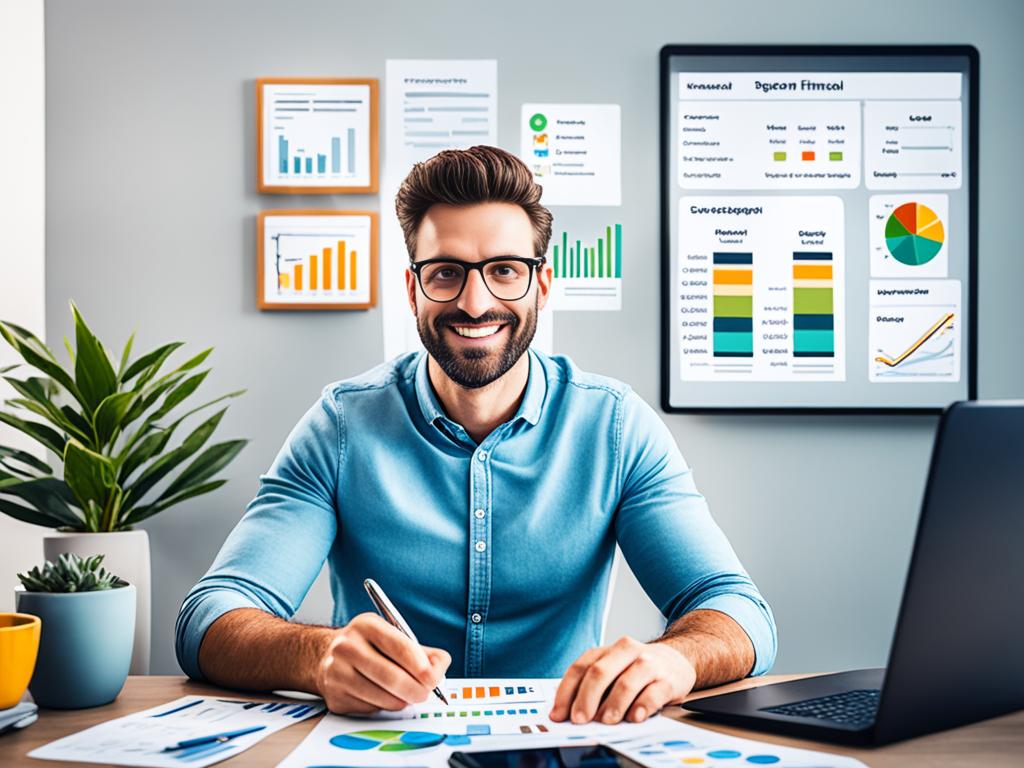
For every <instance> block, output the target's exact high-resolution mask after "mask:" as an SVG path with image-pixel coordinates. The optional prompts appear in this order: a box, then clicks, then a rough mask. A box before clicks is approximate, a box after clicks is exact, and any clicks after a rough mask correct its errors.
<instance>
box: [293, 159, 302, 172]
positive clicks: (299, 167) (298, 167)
mask: <svg viewBox="0 0 1024 768" xmlns="http://www.w3.org/2000/svg"><path fill="white" fill-rule="evenodd" d="M295 172H296V173H301V172H302V158H301V157H296V158H295Z"/></svg>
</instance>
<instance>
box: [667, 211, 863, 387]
mask: <svg viewBox="0 0 1024 768" xmlns="http://www.w3.org/2000/svg"><path fill="white" fill-rule="evenodd" d="M679 222H680V224H679V229H680V238H679V258H678V267H677V273H676V286H675V287H676V290H675V293H676V297H677V298H676V302H675V303H676V310H677V311H676V312H675V317H676V323H677V325H678V334H677V338H678V344H679V359H680V376H681V377H682V379H683V380H684V381H790V382H804V381H843V380H844V379H845V376H846V364H845V236H844V221H843V203H842V200H840V199H839V198H838V197H831V196H823V197H685V196H684V197H682V198H681V199H680V201H679Z"/></svg>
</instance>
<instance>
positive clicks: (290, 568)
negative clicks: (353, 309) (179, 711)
mask: <svg viewBox="0 0 1024 768" xmlns="http://www.w3.org/2000/svg"><path fill="white" fill-rule="evenodd" d="M342 425H343V412H342V409H341V405H340V403H339V402H338V400H337V396H336V393H335V392H334V391H333V390H332V388H331V387H327V388H325V389H324V391H323V395H322V397H321V398H320V400H319V401H318V402H317V403H316V404H314V405H313V407H311V408H310V409H309V410H308V411H307V412H306V413H305V415H304V416H303V417H302V419H301V420H300V421H299V423H298V424H296V426H295V428H294V429H293V430H292V432H291V434H290V435H289V436H288V439H287V440H286V441H285V444H284V446H283V447H282V448H281V450H280V452H279V453H278V455H277V458H275V459H274V462H273V464H272V465H271V467H270V469H269V470H268V471H267V473H266V474H264V475H261V476H260V486H259V491H258V493H257V494H256V498H254V499H253V500H252V502H250V504H249V506H248V507H247V508H246V511H245V515H244V516H243V517H242V519H241V520H240V521H239V523H238V525H236V526H235V528H234V530H233V531H232V532H231V534H230V535H229V536H228V538H227V541H225V542H224V546H223V547H222V548H221V550H220V552H219V553H218V555H217V558H216V559H215V560H214V562H213V565H212V566H211V567H210V570H209V571H208V572H207V573H206V575H205V576H203V578H202V579H200V580H199V583H198V584H196V585H195V586H194V587H193V588H192V590H191V591H190V592H189V593H188V595H187V596H186V598H185V601H184V603H183V604H182V606H181V611H180V612H179V614H178V619H177V623H176V625H175V651H176V653H177V656H178V663H179V664H180V665H181V668H182V669H183V670H184V671H185V673H186V674H187V675H188V676H189V677H191V678H194V679H201V678H202V670H201V669H200V668H199V647H200V646H201V645H202V642H203V638H204V637H205V635H206V631H207V630H208V629H209V628H210V625H211V624H213V622H215V621H216V620H217V619H218V618H220V617H221V616H223V615H224V614H225V613H227V612H229V611H232V610H234V609H236V608H258V609H260V610H263V611H266V612H268V613H271V614H273V615H275V616H279V617H281V618H283V619H290V618H291V617H292V616H293V615H294V614H295V612H296V611H297V610H298V608H299V606H300V605H301V604H302V600H303V598H305V596H306V593H307V592H308V591H309V588H310V587H311V586H312V584H313V581H314V580H315V579H316V577H317V575H318V574H319V573H320V569H321V567H322V566H323V563H324V560H325V559H326V558H327V555H328V553H329V551H330V548H331V545H332V543H333V542H334V537H335V535H336V533H337V530H338V519H337V507H336V498H337V483H338V471H339V466H340V463H341V461H342V459H343V455H344V448H345V445H344V438H345V436H344V430H343V427H342Z"/></svg>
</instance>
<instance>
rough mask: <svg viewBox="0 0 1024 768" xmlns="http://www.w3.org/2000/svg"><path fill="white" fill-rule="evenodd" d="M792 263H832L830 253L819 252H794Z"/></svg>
mask: <svg viewBox="0 0 1024 768" xmlns="http://www.w3.org/2000/svg"><path fill="white" fill-rule="evenodd" d="M793 260H794V261H832V254H831V253H824V252H821V251H794V252H793Z"/></svg>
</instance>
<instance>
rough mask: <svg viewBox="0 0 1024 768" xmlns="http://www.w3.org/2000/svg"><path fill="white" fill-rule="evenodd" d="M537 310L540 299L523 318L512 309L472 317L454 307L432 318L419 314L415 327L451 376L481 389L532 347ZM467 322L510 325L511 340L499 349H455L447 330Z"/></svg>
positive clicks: (506, 370)
mask: <svg viewBox="0 0 1024 768" xmlns="http://www.w3.org/2000/svg"><path fill="white" fill-rule="evenodd" d="M537 311H538V310H537V301H534V305H533V308H532V309H530V310H529V311H528V312H527V314H526V317H525V318H523V319H522V320H520V318H519V317H518V316H517V315H515V314H513V313H511V312H496V311H492V312H485V313H484V314H482V315H481V316H480V317H470V316H469V315H468V314H467V313H466V312H464V311H462V310H461V309H453V310H452V311H450V312H443V313H441V314H440V315H437V316H436V317H434V318H433V320H427V319H426V318H425V317H424V316H423V315H422V314H418V315H417V316H416V329H417V330H418V331H419V334H420V341H422V342H423V346H424V347H425V348H426V350H427V352H428V353H429V354H430V356H431V357H433V358H434V360H436V361H437V364H438V365H440V366H441V370H443V371H444V372H445V373H446V374H447V375H448V378H450V379H451V380H452V381H454V382H455V383H456V384H458V385H459V386H460V387H464V388H466V389H479V388H480V387H485V386H487V385H488V384H490V383H491V382H493V381H496V380H498V379H500V378H501V377H502V376H504V375H505V373H507V372H508V370H509V369H510V368H511V367H512V366H513V365H515V364H516V362H517V361H518V360H519V358H520V357H522V356H523V353H524V352H526V350H527V349H529V347H530V342H532V341H533V336H534V334H535V333H536V332H537ZM465 324H487V325H492V324H495V325H507V326H508V329H509V336H508V341H506V342H505V344H504V345H503V346H502V347H501V348H500V349H495V348H494V347H493V346H490V347H483V346H481V347H470V348H467V349H462V350H458V349H455V348H454V347H453V346H452V345H451V344H449V343H448V341H447V335H446V334H447V330H448V328H449V327H450V326H452V325H465Z"/></svg>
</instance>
